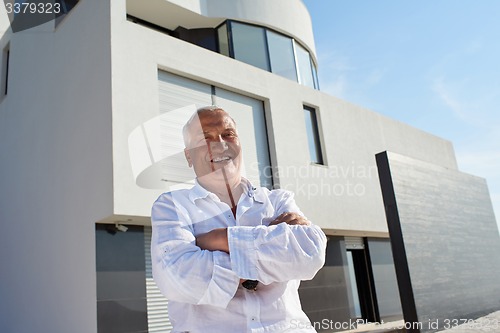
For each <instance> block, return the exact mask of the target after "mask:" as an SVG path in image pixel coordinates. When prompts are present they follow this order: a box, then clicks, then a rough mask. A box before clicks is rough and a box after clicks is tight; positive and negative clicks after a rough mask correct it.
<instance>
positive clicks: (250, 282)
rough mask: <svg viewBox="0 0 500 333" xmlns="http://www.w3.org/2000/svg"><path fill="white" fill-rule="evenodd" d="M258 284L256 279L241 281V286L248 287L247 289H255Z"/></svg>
mask: <svg viewBox="0 0 500 333" xmlns="http://www.w3.org/2000/svg"><path fill="white" fill-rule="evenodd" d="M258 284H259V281H257V280H246V281H244V282H242V283H241V285H242V286H243V288H245V289H248V290H257V285H258Z"/></svg>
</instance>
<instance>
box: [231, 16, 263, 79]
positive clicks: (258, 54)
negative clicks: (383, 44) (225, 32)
mask: <svg viewBox="0 0 500 333" xmlns="http://www.w3.org/2000/svg"><path fill="white" fill-rule="evenodd" d="M231 35H232V41H233V52H234V59H237V60H241V61H243V62H245V63H247V64H250V65H253V66H255V67H259V68H262V69H264V70H266V71H269V70H270V68H269V58H268V56H267V42H266V34H265V30H264V28H261V27H256V26H253V25H248V24H241V23H238V22H231Z"/></svg>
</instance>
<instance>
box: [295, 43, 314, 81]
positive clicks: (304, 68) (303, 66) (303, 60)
mask: <svg viewBox="0 0 500 333" xmlns="http://www.w3.org/2000/svg"><path fill="white" fill-rule="evenodd" d="M295 52H296V53H297V65H298V67H299V82H300V83H301V84H303V85H305V86H308V87H311V88H315V87H314V77H313V71H312V66H311V65H312V64H311V57H310V56H309V52H307V50H306V49H304V48H303V47H302V46H300V45H299V44H298V43H295Z"/></svg>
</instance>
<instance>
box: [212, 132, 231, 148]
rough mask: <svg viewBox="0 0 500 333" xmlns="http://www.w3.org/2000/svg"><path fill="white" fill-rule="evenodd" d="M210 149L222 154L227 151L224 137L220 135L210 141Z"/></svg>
mask: <svg viewBox="0 0 500 333" xmlns="http://www.w3.org/2000/svg"><path fill="white" fill-rule="evenodd" d="M210 149H211V150H212V151H219V152H221V151H225V150H227V149H228V147H227V143H226V141H224V139H223V138H222V136H220V135H218V136H216V137H215V138H213V139H212V140H211V141H210Z"/></svg>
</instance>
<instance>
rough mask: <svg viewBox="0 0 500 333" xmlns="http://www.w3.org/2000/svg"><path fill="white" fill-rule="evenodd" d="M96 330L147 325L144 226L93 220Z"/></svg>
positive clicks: (133, 329) (135, 328)
mask: <svg viewBox="0 0 500 333" xmlns="http://www.w3.org/2000/svg"><path fill="white" fill-rule="evenodd" d="M95 235H96V282H97V330H98V331H99V332H131V333H132V332H136V333H139V332H145V331H147V329H148V316H147V298H146V288H145V284H146V267H145V246H144V227H142V226H132V225H129V226H127V227H124V226H120V228H117V227H115V225H113V224H96V230H95Z"/></svg>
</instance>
